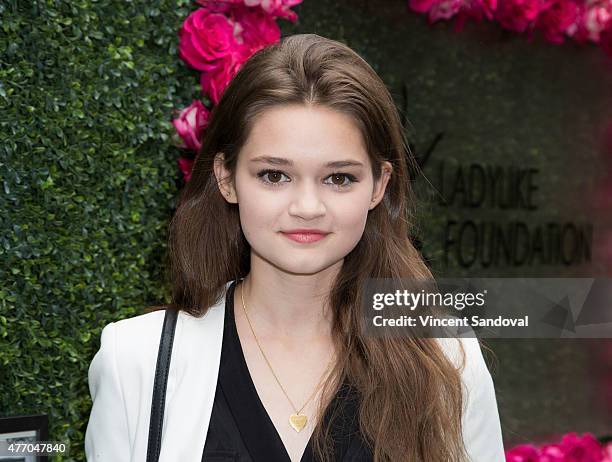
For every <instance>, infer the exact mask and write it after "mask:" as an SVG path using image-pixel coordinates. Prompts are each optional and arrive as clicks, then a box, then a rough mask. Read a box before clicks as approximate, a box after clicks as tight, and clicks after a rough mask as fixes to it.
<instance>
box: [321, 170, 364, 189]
mask: <svg viewBox="0 0 612 462" xmlns="http://www.w3.org/2000/svg"><path fill="white" fill-rule="evenodd" d="M328 178H331V181H332V183H331V184H333V185H334V186H337V187H340V188H345V187H347V186H350V185H351V184H353V183H354V182H355V181H356V180H357V178H355V177H354V176H353V175H350V174H348V173H332V174H331V175H330V176H329V177H328ZM345 180H348V182H345Z"/></svg>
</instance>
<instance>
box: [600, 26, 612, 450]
mask: <svg viewBox="0 0 612 462" xmlns="http://www.w3.org/2000/svg"><path fill="white" fill-rule="evenodd" d="M599 44H600V45H601V47H602V48H603V50H604V51H605V52H606V53H607V54H608V56H610V57H611V58H612V23H611V24H610V25H609V26H608V28H607V29H605V30H603V31H601V34H600V35H599ZM610 462H612V459H611V460H610Z"/></svg>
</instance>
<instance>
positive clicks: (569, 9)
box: [536, 0, 578, 44]
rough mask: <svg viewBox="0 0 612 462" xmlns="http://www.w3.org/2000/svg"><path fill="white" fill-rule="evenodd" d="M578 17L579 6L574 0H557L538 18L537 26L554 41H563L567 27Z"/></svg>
mask: <svg viewBox="0 0 612 462" xmlns="http://www.w3.org/2000/svg"><path fill="white" fill-rule="evenodd" d="M577 18H578V6H577V5H576V3H574V2H573V1H572V0H557V1H555V3H553V4H552V6H550V8H548V9H546V10H544V11H543V12H542V13H541V14H540V15H539V16H538V18H537V20H536V28H537V29H540V30H541V31H542V33H543V34H544V37H546V39H547V40H548V41H550V42H552V43H557V44H560V43H563V38H564V37H563V36H564V35H565V32H566V31H567V29H568V28H569V27H570V26H571V25H572V24H574V23H575V22H576V19H577Z"/></svg>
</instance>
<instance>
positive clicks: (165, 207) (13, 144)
mask: <svg viewBox="0 0 612 462" xmlns="http://www.w3.org/2000/svg"><path fill="white" fill-rule="evenodd" d="M196 6H197V5H195V3H193V2H190V1H181V0H174V1H169V0H168V1H164V0H135V1H128V0H114V1H111V0H99V1H96V0H74V1H65V0H47V1H31V0H30V1H26V0H23V1H10V0H4V1H2V2H1V3H0V30H1V32H0V53H1V63H0V140H1V142H0V179H1V184H0V191H1V194H0V210H1V211H2V213H1V214H0V240H1V242H0V280H1V281H2V284H1V286H0V415H1V416H9V415H22V414H36V413H47V414H48V415H49V425H50V428H49V429H50V435H49V440H58V441H64V442H68V443H70V445H71V453H70V455H69V456H68V457H64V458H58V459H57V460H84V459H85V455H84V450H83V438H84V434H85V429H86V425H87V419H88V416H89V412H90V408H91V400H90V397H89V391H88V388H87V369H88V367H89V363H90V361H91V358H92V357H93V355H94V353H95V351H96V350H97V349H98V347H99V338H100V332H101V329H102V327H103V326H104V325H105V324H107V323H108V322H110V321H114V320H117V319H120V318H124V317H128V316H133V315H135V314H139V313H141V312H142V310H143V308H144V307H145V306H147V305H149V304H154V303H158V302H163V301H165V300H167V293H168V291H167V288H164V287H162V286H163V284H162V283H161V281H162V269H161V265H160V263H161V262H162V260H163V255H164V253H165V239H166V229H167V224H168V221H169V218H170V217H171V214H172V211H173V209H174V207H175V205H176V203H175V201H176V198H177V196H178V189H179V188H180V187H181V185H182V183H181V180H180V176H181V175H180V173H179V170H178V167H177V165H176V159H177V157H178V155H179V150H178V149H177V148H175V147H173V140H172V135H173V130H174V129H173V127H172V125H171V123H170V121H171V119H172V117H173V113H172V110H173V109H174V108H182V107H184V106H186V105H187V104H189V103H190V102H191V99H192V97H196V96H197V95H198V94H199V85H198V79H197V74H196V73H195V71H192V70H190V69H188V68H186V67H185V66H184V65H183V64H182V62H181V61H180V59H179V58H178V57H177V40H178V38H177V31H178V30H179V27H180V25H181V23H182V21H183V20H184V18H185V17H186V16H187V15H188V13H189V12H190V11H192V10H193V9H194V8H195V7H196Z"/></svg>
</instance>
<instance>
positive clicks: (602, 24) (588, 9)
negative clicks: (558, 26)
mask: <svg viewBox="0 0 612 462" xmlns="http://www.w3.org/2000/svg"><path fill="white" fill-rule="evenodd" d="M610 6H611V5H610V2H609V1H606V0H593V1H590V2H586V3H585V2H578V17H577V18H576V21H575V22H574V24H572V25H571V26H570V27H568V29H567V34H568V35H569V36H570V37H572V38H573V39H574V40H575V41H576V42H578V43H584V42H586V41H588V40H591V41H593V42H601V41H602V40H606V37H607V36H606V31H607V30H608V29H609V28H611V27H612V13H611V12H610ZM602 35H604V37H603V38H602ZM603 48H604V50H606V45H605V44H604V45H603Z"/></svg>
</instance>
